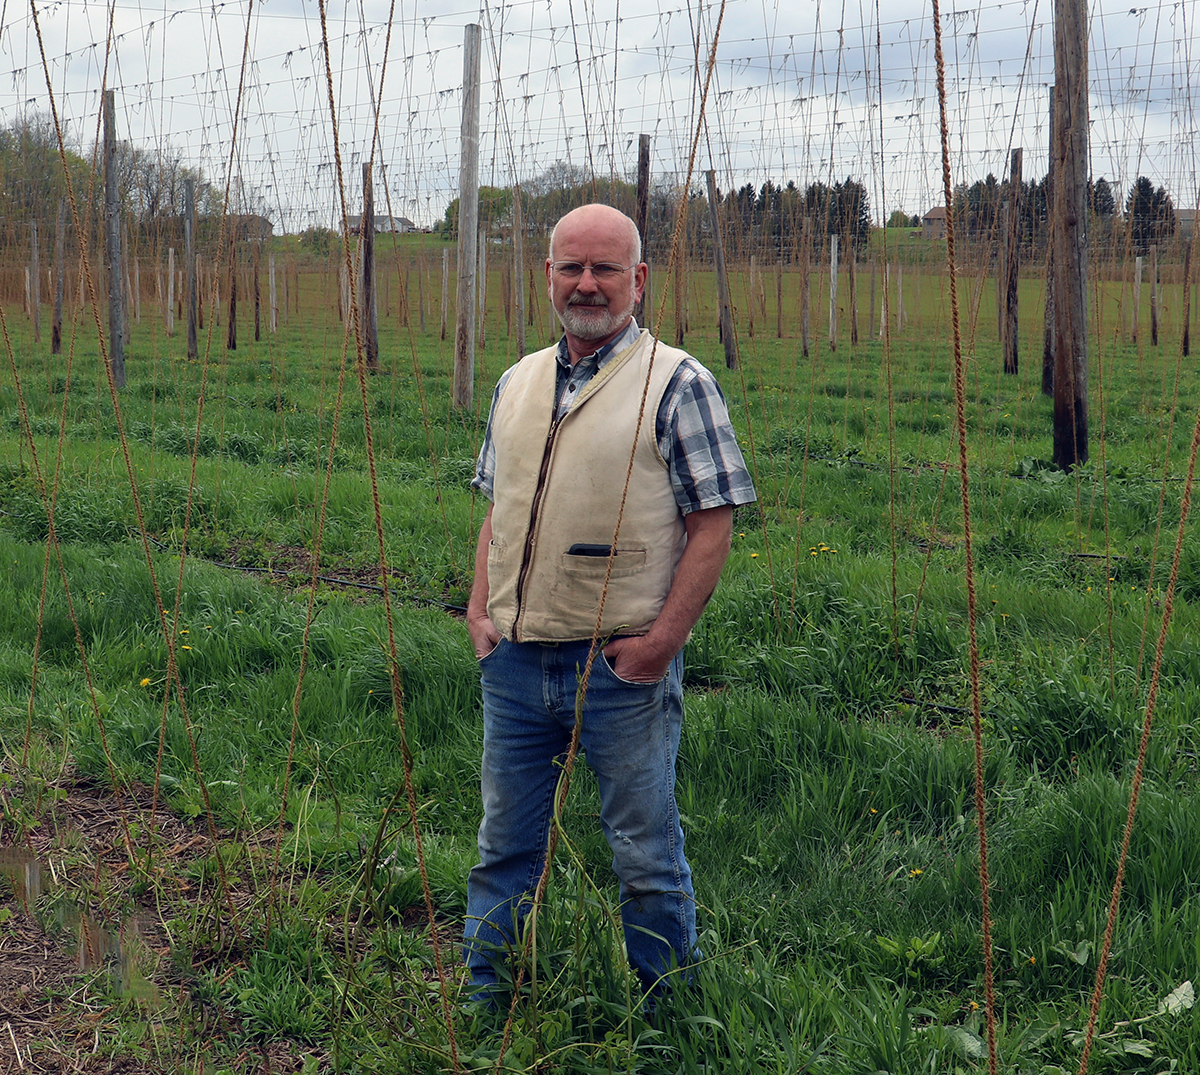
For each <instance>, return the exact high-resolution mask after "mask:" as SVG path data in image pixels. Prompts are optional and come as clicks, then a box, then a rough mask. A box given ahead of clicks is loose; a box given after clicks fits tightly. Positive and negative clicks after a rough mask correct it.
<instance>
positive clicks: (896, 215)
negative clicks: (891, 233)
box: [887, 209, 920, 228]
mask: <svg viewBox="0 0 1200 1075" xmlns="http://www.w3.org/2000/svg"><path fill="white" fill-rule="evenodd" d="M887 226H888V227H889V228H911V227H919V226H920V221H917V224H916V225H914V224H913V223H912V222H911V218H910V217H909V215H908V214H907V213H906V212H905V211H904V210H903V209H893V210H892V215H891V216H890V217H888V219H887Z"/></svg>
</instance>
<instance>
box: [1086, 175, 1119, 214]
mask: <svg viewBox="0 0 1200 1075" xmlns="http://www.w3.org/2000/svg"><path fill="white" fill-rule="evenodd" d="M1088 204H1089V205H1091V207H1092V212H1093V213H1095V215H1096V216H1098V217H1110V216H1112V215H1113V214H1114V213H1115V212H1116V211H1117V203H1116V199H1115V198H1114V197H1113V192H1112V187H1110V186H1109V185H1108V180H1107V179H1105V178H1104V177H1103V176H1101V177H1100V178H1099V179H1097V180H1096V185H1095V186H1092V183H1091V180H1088Z"/></svg>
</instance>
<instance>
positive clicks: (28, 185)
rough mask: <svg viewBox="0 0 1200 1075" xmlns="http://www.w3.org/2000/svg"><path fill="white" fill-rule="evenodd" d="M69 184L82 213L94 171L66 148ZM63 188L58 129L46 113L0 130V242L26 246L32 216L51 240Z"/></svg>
mask: <svg viewBox="0 0 1200 1075" xmlns="http://www.w3.org/2000/svg"><path fill="white" fill-rule="evenodd" d="M66 160H67V168H68V169H69V171H70V174H71V185H72V186H73V187H74V189H75V196H76V199H77V203H78V205H79V209H80V212H81V213H84V214H85V222H84V223H85V227H86V226H87V222H86V214H87V212H88V211H89V206H90V204H91V202H92V200H91V199H90V197H89V193H90V187H91V184H92V181H93V175H92V170H91V167H90V165H89V164H88V163H87V161H85V160H84V159H83V158H82V157H80V156H79V155H78V154H77V153H75V152H73V151H72V150H71V149H68V150H67V152H66ZM66 192H67V182H66V176H65V175H64V173H63V165H62V158H61V157H60V155H59V151H58V133H57V131H56V130H55V127H54V121H53V119H52V118H51V117H50V116H39V115H33V116H30V117H28V118H25V119H21V120H18V121H17V122H14V123H12V124H11V125H9V126H7V127H3V128H0V221H2V222H3V225H2V230H0V245H7V244H8V243H10V242H12V243H16V245H17V246H19V247H21V248H23V249H26V248H28V244H29V230H28V228H27V227H25V225H27V224H29V222H30V221H34V220H36V221H37V222H38V226H39V229H40V231H41V234H42V237H43V238H44V239H46V240H47V241H50V240H51V239H52V237H53V235H54V227H55V220H56V217H57V214H58V199H59V198H62V197H65V196H66Z"/></svg>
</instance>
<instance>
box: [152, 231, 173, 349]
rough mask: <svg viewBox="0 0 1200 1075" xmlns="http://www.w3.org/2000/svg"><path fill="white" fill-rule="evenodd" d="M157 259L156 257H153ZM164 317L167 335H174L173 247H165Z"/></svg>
mask: <svg viewBox="0 0 1200 1075" xmlns="http://www.w3.org/2000/svg"><path fill="white" fill-rule="evenodd" d="M155 260H156V261H157V260H158V259H157V258H156V259H155ZM164 312H165V313H166V317H165V318H164V319H163V320H164V322H165V323H166V328H167V335H168V336H174V335H175V247H173V246H168V247H167V308H166V310H165V311H164Z"/></svg>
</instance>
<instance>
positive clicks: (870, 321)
mask: <svg viewBox="0 0 1200 1075" xmlns="http://www.w3.org/2000/svg"><path fill="white" fill-rule="evenodd" d="M874 326H875V259H874V258H871V309H870V312H869V313H868V314H867V331H868V332H873V331H874Z"/></svg>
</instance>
